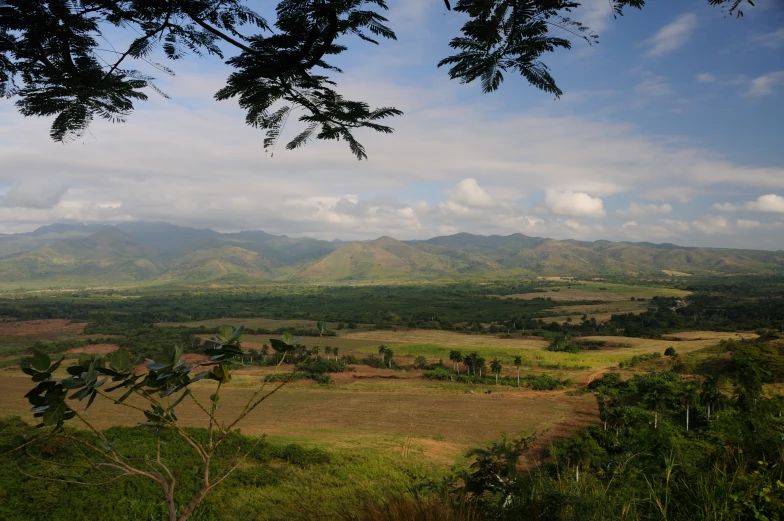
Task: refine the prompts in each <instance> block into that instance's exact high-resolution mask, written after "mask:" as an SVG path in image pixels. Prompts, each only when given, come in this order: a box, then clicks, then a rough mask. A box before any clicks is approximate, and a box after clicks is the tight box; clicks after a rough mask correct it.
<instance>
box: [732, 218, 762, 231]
mask: <svg viewBox="0 0 784 521" xmlns="http://www.w3.org/2000/svg"><path fill="white" fill-rule="evenodd" d="M761 225H762V223H761V222H759V221H752V220H748V219H738V220H737V221H735V226H737V227H738V228H741V229H743V230H753V229H755V228H759V227H760V226H761Z"/></svg>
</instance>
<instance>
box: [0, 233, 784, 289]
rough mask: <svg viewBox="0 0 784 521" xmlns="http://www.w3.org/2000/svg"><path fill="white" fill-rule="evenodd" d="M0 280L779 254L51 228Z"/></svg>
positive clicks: (739, 262)
mask: <svg viewBox="0 0 784 521" xmlns="http://www.w3.org/2000/svg"><path fill="white" fill-rule="evenodd" d="M4 247H5V248H6V251H7V250H8V249H14V248H17V249H18V248H27V250H26V251H16V252H13V253H11V254H9V255H6V256H5V257H2V258H0V282H3V283H16V282H25V281H57V282H64V283H71V282H73V283H76V282H79V283H84V284H89V283H111V282H132V281H161V282H165V281H189V282H198V281H217V280H221V281H251V282H252V281H271V282H307V283H312V282H340V281H373V280H378V281H383V280H405V279H414V280H415V279H439V278H450V279H454V278H463V277H476V276H596V275H613V274H641V275H646V276H649V275H663V271H665V270H667V271H677V272H684V273H688V274H752V273H759V274H770V273H779V274H784V252H782V251H778V252H773V251H756V250H737V249H711V248H690V247H683V246H677V245H674V244H651V243H628V242H610V241H595V242H587V241H577V240H565V241H558V240H553V239H544V238H540V237H527V236H525V235H521V234H513V235H509V236H498V235H493V236H488V237H486V236H482V235H473V234H468V233H459V234H455V235H450V236H444V237H434V238H432V239H428V240H425V241H399V240H396V239H393V238H391V237H381V238H379V239H376V240H374V241H367V242H351V243H347V242H343V241H331V242H329V241H323V240H317V239H311V238H308V237H302V238H292V237H287V236H275V235H270V234H268V233H265V232H261V231H248V232H238V233H219V232H216V231H214V230H208V229H203V230H199V229H195V228H188V227H183V226H175V225H171V224H168V223H144V222H137V223H123V224H120V225H118V226H105V225H96V226H81V225H51V226H48V227H41V228H39V229H38V230H36V231H35V232H31V233H26V234H16V235H5V236H0V251H3V250H2V248H4Z"/></svg>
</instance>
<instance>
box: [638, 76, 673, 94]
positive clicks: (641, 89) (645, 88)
mask: <svg viewBox="0 0 784 521" xmlns="http://www.w3.org/2000/svg"><path fill="white" fill-rule="evenodd" d="M634 91H635V92H636V93H638V94H642V95H644V96H655V97H663V96H669V95H670V94H672V87H670V83H669V81H667V78H665V77H664V76H652V77H650V78H648V79H646V80H643V81H642V82H640V83H638V84H637V85H636V86H635V87H634Z"/></svg>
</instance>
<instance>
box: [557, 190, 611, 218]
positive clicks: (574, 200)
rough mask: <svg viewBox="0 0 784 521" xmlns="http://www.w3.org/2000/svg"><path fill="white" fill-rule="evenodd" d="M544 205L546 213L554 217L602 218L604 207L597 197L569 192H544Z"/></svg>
mask: <svg viewBox="0 0 784 521" xmlns="http://www.w3.org/2000/svg"><path fill="white" fill-rule="evenodd" d="M544 205H545V208H547V210H548V211H550V212H552V213H554V214H556V215H575V216H578V215H585V216H588V217H604V216H605V214H606V212H605V211H604V205H603V202H602V200H601V199H599V198H598V197H591V196H590V195H588V194H586V193H584V192H572V191H571V190H565V191H562V192H560V191H557V190H546V191H545V194H544Z"/></svg>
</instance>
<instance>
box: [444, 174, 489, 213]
mask: <svg viewBox="0 0 784 521" xmlns="http://www.w3.org/2000/svg"><path fill="white" fill-rule="evenodd" d="M449 200H450V201H452V202H455V203H458V204H462V205H465V206H475V207H487V206H493V204H495V202H494V201H493V198H492V197H490V194H488V193H487V191H486V190H485V189H484V188H482V187H481V186H479V183H477V182H476V179H473V178H471V177H469V178H467V179H463V180H462V181H460V182H459V183H457V184H456V185H455V186H454V188H452V191H451V192H449Z"/></svg>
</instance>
